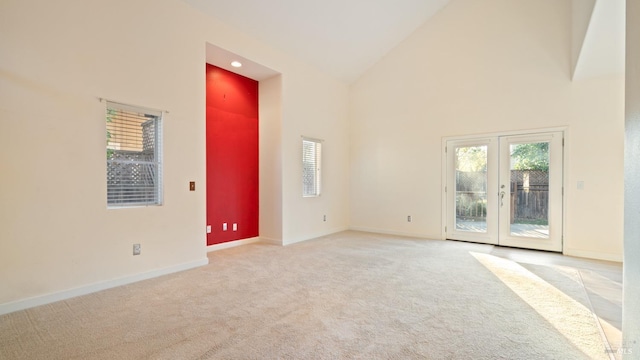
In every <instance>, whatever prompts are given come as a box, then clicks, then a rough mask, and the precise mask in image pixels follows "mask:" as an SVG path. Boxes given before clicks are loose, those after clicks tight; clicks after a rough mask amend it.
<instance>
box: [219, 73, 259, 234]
mask: <svg viewBox="0 0 640 360" xmlns="http://www.w3.org/2000/svg"><path fill="white" fill-rule="evenodd" d="M206 79H207V85H206V86H207V95H206V96H207V99H206V103H207V113H206V114H207V224H208V225H211V233H210V234H207V245H213V244H219V243H223V242H227V241H232V240H238V239H246V238H251V237H256V236H258V201H259V200H258V187H259V182H258V82H257V81H255V80H252V79H249V78H246V77H244V76H240V75H238V74H234V73H232V72H230V71H227V70H224V69H221V68H219V67H216V66H213V65H209V64H207V67H206ZM223 223H227V226H228V227H227V231H223V229H222V224H223ZM234 223H236V224H238V231H233V224H234Z"/></svg>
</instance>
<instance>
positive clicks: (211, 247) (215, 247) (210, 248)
mask: <svg viewBox="0 0 640 360" xmlns="http://www.w3.org/2000/svg"><path fill="white" fill-rule="evenodd" d="M258 241H260V238H259V237H252V238H248V239H242V240H234V241H228V242H224V243H220V244H215V245H209V246H207V252H211V251H218V250H223V249H228V248H232V247H236V246H241V245H247V244H253V243H256V242H258Z"/></svg>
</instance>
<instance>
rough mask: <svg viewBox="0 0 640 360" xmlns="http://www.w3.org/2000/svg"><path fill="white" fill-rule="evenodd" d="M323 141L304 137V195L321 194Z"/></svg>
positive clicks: (302, 153)
mask: <svg viewBox="0 0 640 360" xmlns="http://www.w3.org/2000/svg"><path fill="white" fill-rule="evenodd" d="M322 142H323V141H322V140H318V139H314V138H310V137H306V136H303V137H302V152H301V155H302V197H318V196H320V194H321V189H322V187H321V185H322V176H321V175H322Z"/></svg>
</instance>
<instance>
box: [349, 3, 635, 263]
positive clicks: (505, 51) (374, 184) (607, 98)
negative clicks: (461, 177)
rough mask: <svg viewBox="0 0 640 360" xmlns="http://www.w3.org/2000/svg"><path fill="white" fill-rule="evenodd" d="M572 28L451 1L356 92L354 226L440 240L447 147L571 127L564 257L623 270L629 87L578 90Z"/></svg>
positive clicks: (595, 85) (541, 16)
mask: <svg viewBox="0 0 640 360" xmlns="http://www.w3.org/2000/svg"><path fill="white" fill-rule="evenodd" d="M497 9H498V10H499V11H497ZM571 18H572V15H571V2H570V1H568V0H565V1H558V0H541V1H510V0H483V1H478V0H456V1H452V2H451V3H450V4H449V5H448V6H447V7H445V8H444V9H443V10H442V11H441V12H440V13H439V14H437V15H436V16H435V17H434V18H433V19H432V20H431V21H429V22H428V23H427V24H426V25H424V26H423V27H422V28H420V29H419V30H418V31H416V32H415V33H414V34H413V35H412V36H411V37H410V38H408V39H407V40H405V41H404V42H403V43H402V44H401V45H400V46H398V47H397V48H396V49H394V50H393V51H392V52H391V53H389V54H387V56H386V57H385V58H384V59H383V60H382V61H380V62H379V63H378V64H377V65H376V66H374V67H373V68H372V69H370V70H369V71H368V72H367V73H366V74H365V76H363V77H362V78H361V79H360V80H359V81H358V82H356V83H355V84H354V85H353V86H352V91H351V97H352V100H351V108H350V120H351V129H350V132H351V155H350V156H351V170H352V172H351V193H350V196H351V215H350V217H351V227H352V228H355V229H362V230H372V231H383V232H392V233H398V234H405V235H414V236H422V237H429V238H440V237H441V231H442V218H441V216H442V214H441V212H442V211H441V201H442V197H441V189H442V187H443V184H441V171H442V168H441V157H442V151H441V141H442V138H443V137H449V136H459V135H470V134H483V133H496V132H507V131H517V130H529V129H539V128H550V127H558V126H566V127H568V132H567V146H566V151H567V157H566V159H567V169H568V171H567V174H565V175H566V176H565V179H566V185H567V187H566V189H565V190H566V191H565V194H566V196H567V201H566V203H567V207H566V223H565V225H566V237H565V247H564V249H565V253H567V254H571V255H578V256H585V257H594V258H602V259H609V260H618V261H620V260H621V259H622V240H621V239H622V230H621V229H622V207H623V205H622V202H623V200H622V196H623V192H622V178H623V164H622V154H623V136H624V133H623V131H624V130H623V117H624V115H623V111H624V110H623V108H624V95H623V94H624V79H623V77H622V76H619V77H615V76H611V77H603V78H597V79H589V80H581V81H579V82H571V81H570V71H571V28H572V27H571ZM577 181H584V184H585V189H584V190H581V191H578V190H577V189H576V182H577ZM407 215H411V216H412V222H411V223H408V222H407V221H406V217H407Z"/></svg>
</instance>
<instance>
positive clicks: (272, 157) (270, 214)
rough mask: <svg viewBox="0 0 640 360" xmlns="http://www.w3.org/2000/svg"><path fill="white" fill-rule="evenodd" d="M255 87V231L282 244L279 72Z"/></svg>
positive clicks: (262, 236)
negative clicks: (257, 154) (257, 138)
mask: <svg viewBox="0 0 640 360" xmlns="http://www.w3.org/2000/svg"><path fill="white" fill-rule="evenodd" d="M259 91H260V94H259V103H260V105H259V111H260V113H259V115H258V116H259V119H260V121H259V124H260V129H259V135H260V144H259V146H260V160H259V164H260V165H259V166H260V174H259V178H260V190H259V194H260V200H259V201H260V215H259V222H260V227H259V233H260V238H261V239H262V240H263V241H268V242H272V243H276V244H282V134H281V129H282V75H277V76H274V77H272V78H270V79H267V80H262V81H260V82H259Z"/></svg>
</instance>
